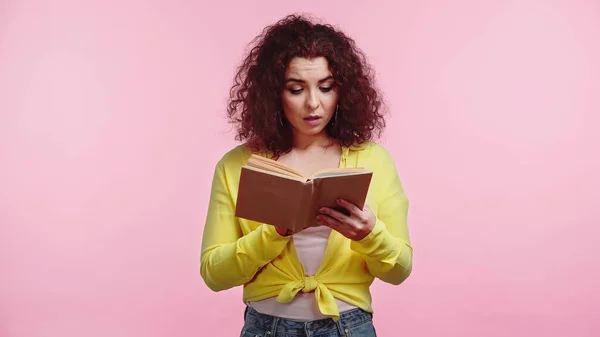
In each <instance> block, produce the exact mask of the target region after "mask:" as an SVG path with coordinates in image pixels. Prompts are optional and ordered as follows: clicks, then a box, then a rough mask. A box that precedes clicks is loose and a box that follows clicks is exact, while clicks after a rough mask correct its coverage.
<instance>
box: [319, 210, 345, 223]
mask: <svg viewBox="0 0 600 337" xmlns="http://www.w3.org/2000/svg"><path fill="white" fill-rule="evenodd" d="M319 213H321V214H325V215H328V216H330V217H332V218H334V219H336V220H339V221H343V220H344V219H346V218H347V216H346V215H345V214H343V213H342V212H339V211H336V210H335V209H333V208H329V207H322V208H321V209H319Z"/></svg>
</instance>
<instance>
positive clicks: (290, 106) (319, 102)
mask: <svg viewBox="0 0 600 337" xmlns="http://www.w3.org/2000/svg"><path fill="white" fill-rule="evenodd" d="M334 84H335V80H334V79H333V76H332V74H331V71H329V63H328V62H327V59H326V58H324V57H318V58H315V59H310V60H309V59H306V58H298V57H297V58H294V59H292V61H291V62H290V64H289V65H288V68H287V70H286V72H285V86H284V90H283V93H282V95H281V96H282V102H283V111H284V113H285V117H286V118H287V120H288V121H289V122H290V124H291V125H292V127H293V129H294V132H295V133H296V134H297V135H304V136H316V135H319V134H321V133H323V132H324V130H325V126H327V123H329V121H330V120H331V118H332V117H333V114H334V113H335V108H336V105H337V100H338V94H337V90H336V88H335V86H334Z"/></svg>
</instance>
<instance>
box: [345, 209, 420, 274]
mask: <svg viewBox="0 0 600 337" xmlns="http://www.w3.org/2000/svg"><path fill="white" fill-rule="evenodd" d="M351 248H352V250H354V251H355V252H357V253H359V254H361V255H362V256H363V257H364V259H365V262H366V264H367V268H368V270H369V272H370V273H371V275H373V276H374V277H377V278H379V279H380V280H382V281H383V282H387V283H390V284H394V285H398V284H400V283H402V282H404V280H406V279H407V278H408V276H409V275H410V273H411V271H412V255H413V254H412V253H413V252H412V247H411V245H410V243H409V242H407V241H405V240H403V239H401V238H399V237H395V236H393V235H392V234H391V233H390V232H389V231H388V230H387V229H386V226H385V224H384V223H383V222H382V221H381V220H377V224H376V225H375V228H374V229H373V231H372V232H371V233H370V234H369V235H368V236H367V237H365V238H364V239H362V240H360V241H353V242H352V243H351Z"/></svg>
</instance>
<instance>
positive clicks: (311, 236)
mask: <svg viewBox="0 0 600 337" xmlns="http://www.w3.org/2000/svg"><path fill="white" fill-rule="evenodd" d="M330 233H331V228H329V227H326V226H320V227H312V228H307V229H305V230H303V231H302V232H300V233H297V234H294V235H293V242H294V247H295V248H296V254H297V255H298V259H299V260H300V262H301V263H302V266H304V272H305V273H306V276H314V275H315V274H316V273H317V270H318V269H319V266H320V265H321V261H322V260H323V257H324V255H325V249H326V248H327V242H328V241H329V235H330ZM276 299H277V298H276V297H271V298H267V299H265V300H262V301H257V302H250V303H248V305H250V306H251V307H252V308H254V309H255V310H256V311H258V312H260V313H263V314H266V315H271V316H277V317H282V318H287V319H294V320H302V321H310V320H316V319H322V318H327V316H324V315H323V314H321V312H320V311H319V308H318V307H317V299H316V296H315V293H314V291H313V292H309V293H303V292H302V291H300V292H298V294H297V295H296V297H294V299H293V300H292V302H290V303H285V304H284V303H279V302H277V301H276ZM336 302H337V305H338V308H339V312H340V313H341V312H344V311H347V310H351V309H354V308H356V307H355V306H352V305H351V304H348V303H346V302H343V301H340V300H338V299H336Z"/></svg>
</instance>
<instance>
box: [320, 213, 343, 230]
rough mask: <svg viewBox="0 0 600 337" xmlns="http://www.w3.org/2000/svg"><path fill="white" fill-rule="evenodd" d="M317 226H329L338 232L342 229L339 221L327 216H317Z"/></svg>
mask: <svg viewBox="0 0 600 337" xmlns="http://www.w3.org/2000/svg"><path fill="white" fill-rule="evenodd" d="M317 224H319V225H320V226H327V227H330V228H332V229H335V230H338V229H339V228H340V227H341V223H340V222H339V221H338V220H336V219H334V218H332V217H329V216H326V215H317Z"/></svg>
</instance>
